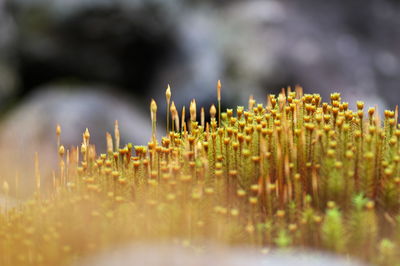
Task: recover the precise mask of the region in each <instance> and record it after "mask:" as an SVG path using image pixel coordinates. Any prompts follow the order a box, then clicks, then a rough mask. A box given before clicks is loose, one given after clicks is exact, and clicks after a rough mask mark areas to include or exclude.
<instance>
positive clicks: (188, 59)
mask: <svg viewBox="0 0 400 266" xmlns="http://www.w3.org/2000/svg"><path fill="white" fill-rule="evenodd" d="M399 60H400V2H399V1H397V0H370V1H365V0H353V1H347V0H336V1H312V0H303V1H290V0H264V1H260V0H248V1H235V0H229V1H228V0H213V1H210V0H201V1H200V0H185V1H183V0H0V148H1V151H2V152H1V155H0V156H1V157H0V167H1V169H6V170H7V171H2V175H6V174H5V172H10V173H11V175H14V172H15V171H16V170H15V169H14V168H13V167H12V165H13V164H15V163H19V164H21V165H23V166H22V167H21V166H18V169H19V170H18V171H19V172H21V173H19V174H20V175H22V177H21V178H24V177H23V175H26V176H31V173H32V166H33V153H34V151H39V157H40V160H41V167H42V168H46V167H47V166H48V165H51V162H53V161H54V155H55V152H56V138H55V126H56V124H57V123H60V124H61V126H62V142H63V143H64V144H65V145H66V146H67V147H68V146H70V145H79V144H80V142H81V136H82V135H81V134H82V132H83V131H84V129H85V128H86V127H88V128H89V130H90V132H91V136H92V142H94V143H96V145H97V146H98V147H99V148H100V150H103V151H104V148H105V138H104V136H105V132H106V131H110V132H112V130H113V124H114V120H115V119H118V120H119V124H120V130H121V135H122V138H123V139H122V143H126V142H128V141H130V142H133V143H134V144H146V143H147V141H148V137H149V136H150V131H151V124H150V114H149V103H150V100H151V98H155V99H156V100H157V102H158V107H159V109H158V110H159V120H161V121H162V119H163V118H161V117H164V114H165V107H166V106H165V88H166V86H167V84H168V83H169V84H170V85H171V88H172V99H173V100H174V101H175V103H176V104H177V107H178V109H179V110H180V109H181V108H182V106H183V105H186V106H188V104H189V102H190V100H191V99H192V98H196V101H197V106H198V107H200V106H204V107H205V108H206V110H208V108H209V106H210V105H211V104H212V103H215V102H216V89H215V85H216V81H217V80H218V79H221V81H222V84H223V89H222V99H223V105H224V107H227V106H235V105H237V104H239V105H246V103H247V99H248V97H249V95H250V94H252V95H254V97H255V98H256V99H257V100H258V101H261V102H264V101H265V98H266V95H267V94H268V93H277V92H279V91H280V89H281V88H282V87H287V86H289V85H290V86H294V85H296V84H300V85H302V86H303V87H304V88H305V91H306V92H308V93H314V92H318V93H321V94H322V95H323V96H324V97H325V99H327V98H326V97H328V96H329V94H330V93H331V92H334V91H339V92H341V93H342V95H343V98H344V100H346V101H349V102H352V101H355V100H356V99H361V100H364V101H365V102H366V106H367V107H368V106H374V105H379V109H380V110H381V111H382V110H383V109H385V108H391V109H393V108H394V107H395V105H396V104H398V103H399V100H400V97H399V96H400V88H399V85H400V75H399V74H400V61H399ZM164 124H165V123H159V130H160V131H161V132H163V129H162V126H163V125H164ZM43 162H44V163H43ZM42 171H43V172H44V173H43V175H46V173H48V172H49V171H48V170H46V169H42ZM25 173H29V174H25ZM7 175H8V173H7ZM0 178H1V176H0ZM25 179H26V180H28V181H26V182H27V183H29V182H31V181H30V179H29V178H28V177H26V178H25ZM32 181H33V178H32Z"/></svg>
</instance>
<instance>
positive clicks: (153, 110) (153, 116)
mask: <svg viewBox="0 0 400 266" xmlns="http://www.w3.org/2000/svg"><path fill="white" fill-rule="evenodd" d="M150 112H151V120H152V121H155V119H156V113H157V104H156V101H155V100H154V99H151V104H150Z"/></svg>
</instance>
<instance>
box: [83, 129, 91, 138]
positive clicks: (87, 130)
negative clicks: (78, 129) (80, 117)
mask: <svg viewBox="0 0 400 266" xmlns="http://www.w3.org/2000/svg"><path fill="white" fill-rule="evenodd" d="M84 137H85V139H86V140H88V139H89V138H90V132H89V129H88V128H86V130H85V133H84Z"/></svg>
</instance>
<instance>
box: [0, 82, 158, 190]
mask: <svg viewBox="0 0 400 266" xmlns="http://www.w3.org/2000/svg"><path fill="white" fill-rule="evenodd" d="M136 106H137V101H134V100H130V99H129V98H126V97H124V96H123V95H121V94H120V93H115V92H112V90H108V91H106V90H101V88H98V87H96V88H93V87H92V88H90V87H86V88H74V89H68V88H63V87H61V88H60V87H59V88H55V87H54V86H53V87H48V88H42V89H40V90H38V91H37V92H36V93H34V94H33V95H31V96H30V97H28V98H27V99H26V100H25V101H24V103H22V104H21V105H20V106H19V107H18V108H16V109H15V110H13V111H12V112H11V113H9V114H8V116H7V117H6V118H5V120H4V121H3V122H2V123H1V124H0V146H1V152H0V169H2V173H1V174H2V177H3V178H8V179H9V181H10V182H9V183H10V184H14V183H15V182H14V176H15V174H16V172H17V171H18V172H19V176H20V180H21V181H20V182H19V183H20V186H21V189H22V190H23V191H24V192H27V191H32V188H33V182H34V171H33V166H34V153H35V152H38V153H39V162H40V170H41V174H42V178H43V184H45V183H46V182H47V180H48V179H49V176H51V171H52V170H54V169H57V168H56V167H57V156H58V155H57V140H56V134H55V128H56V125H57V124H60V125H61V129H62V133H61V142H62V144H63V145H64V146H65V147H66V148H69V147H71V146H80V144H81V143H82V133H83V132H84V130H85V129H86V128H88V129H89V130H90V134H91V143H92V144H95V145H96V149H97V152H98V153H99V152H105V151H106V139H105V134H106V132H110V133H113V132H114V121H115V120H118V121H119V129H120V134H121V145H123V144H126V143H128V142H132V143H133V144H134V145H146V144H147V142H148V141H149V140H150V138H151V122H150V115H149V114H147V113H142V112H141V111H140V110H138V108H136ZM161 127H162V126H161V125H160V128H161ZM160 135H161V134H160V133H159V134H158V136H160ZM11 188H13V186H11Z"/></svg>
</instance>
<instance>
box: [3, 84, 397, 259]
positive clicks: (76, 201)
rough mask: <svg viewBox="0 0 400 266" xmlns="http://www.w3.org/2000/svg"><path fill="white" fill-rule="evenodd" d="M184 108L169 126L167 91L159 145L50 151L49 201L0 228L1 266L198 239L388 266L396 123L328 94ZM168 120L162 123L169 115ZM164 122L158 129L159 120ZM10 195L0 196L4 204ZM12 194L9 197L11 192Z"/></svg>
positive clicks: (393, 249) (43, 197)
mask: <svg viewBox="0 0 400 266" xmlns="http://www.w3.org/2000/svg"><path fill="white" fill-rule="evenodd" d="M217 95H218V97H217V100H218V110H217V108H216V107H215V106H214V105H211V108H210V117H211V118H210V121H209V122H207V123H206V121H205V114H204V108H202V109H201V110H202V111H201V112H200V124H199V122H198V121H197V107H196V102H195V101H194V100H193V101H192V102H191V103H190V107H189V115H190V119H189V121H187V122H186V120H185V107H183V109H182V112H181V115H182V118H181V119H180V118H179V114H178V110H177V108H176V106H175V103H174V102H173V101H172V102H171V90H170V87H169V86H168V89H167V91H166V100H167V105H168V108H167V135H166V136H165V137H163V138H161V140H159V139H157V136H156V120H157V104H156V102H155V101H154V100H152V101H151V105H150V113H151V121H152V126H153V133H152V136H151V141H150V142H149V143H148V145H147V146H134V145H132V144H130V143H129V144H127V145H125V146H120V137H119V129H118V123H117V122H116V124H115V132H114V138H113V137H112V136H111V134H109V133H107V135H106V139H107V153H104V154H100V155H98V154H97V153H96V150H95V147H94V145H93V144H91V143H90V133H89V130H86V131H85V132H84V133H83V136H82V139H83V141H82V145H81V147H80V148H70V149H66V148H64V146H62V145H61V128H60V127H59V126H57V130H56V134H57V136H58V147H59V149H58V156H59V169H58V170H57V171H56V172H55V173H54V175H53V186H52V187H51V188H50V189H49V191H44V190H45V189H44V188H42V187H41V186H40V180H41V178H40V171H39V162H38V159H37V157H36V160H35V165H36V167H35V169H36V171H35V178H36V184H37V186H36V191H35V196H34V198H33V199H32V200H29V201H27V202H25V203H23V204H21V205H20V206H18V207H16V208H9V209H8V210H6V211H5V212H4V213H2V214H1V215H0V254H1V256H0V264H1V265H63V264H68V263H71V262H73V261H75V260H76V259H77V258H80V257H82V256H83V255H87V254H91V253H95V252H99V251H101V250H104V249H106V248H108V247H110V246H112V245H115V244H120V243H124V242H131V241H149V240H155V241H168V242H169V241H172V242H174V243H181V244H182V245H184V246H188V247H191V248H199V249H201V247H202V245H203V243H204V242H203V240H211V241H216V242H219V243H224V244H228V245H250V246H254V247H256V248H258V249H259V250H260V251H261V252H267V251H268V249H269V248H273V247H278V248H290V247H295V248H316V249H322V250H328V251H333V252H336V253H339V254H343V255H351V256H356V257H358V258H360V259H362V260H365V261H368V262H371V263H377V264H381V265H394V264H395V263H399V262H400V257H399V252H398V247H399V245H400V213H399V207H400V198H399V195H400V165H399V163H400V129H399V126H398V124H397V116H398V112H397V109H396V111H394V112H393V111H385V112H384V119H383V121H381V120H380V119H379V116H378V114H377V111H376V110H375V109H374V108H370V109H368V111H365V110H364V104H363V103H362V102H357V110H356V111H352V110H350V109H349V104H348V103H346V102H342V100H341V96H340V94H338V93H333V94H332V95H331V99H330V101H329V102H328V103H327V102H322V99H321V97H320V96H319V95H316V94H313V95H310V94H304V95H303V92H302V90H301V88H296V90H295V91H294V92H292V91H290V89H288V91H287V92H285V91H282V93H281V94H279V95H278V96H274V95H269V96H268V98H267V104H266V106H264V105H263V104H258V103H256V102H255V100H254V99H253V98H250V100H249V104H248V108H244V107H243V106H239V107H237V109H236V110H233V109H227V110H226V112H221V83H220V82H218V85H217ZM169 115H170V116H169ZM169 117H171V121H170V119H169ZM9 186H10V184H8V183H4V184H3V191H4V192H5V194H8V193H9V190H10V188H9ZM16 191H17V189H16Z"/></svg>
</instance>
